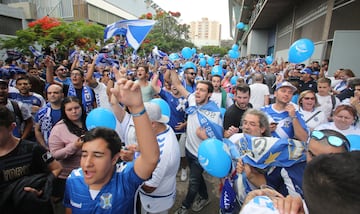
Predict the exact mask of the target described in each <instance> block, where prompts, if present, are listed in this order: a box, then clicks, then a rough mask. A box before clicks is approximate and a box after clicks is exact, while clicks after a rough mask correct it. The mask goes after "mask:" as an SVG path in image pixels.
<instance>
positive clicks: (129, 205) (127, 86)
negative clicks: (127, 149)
mask: <svg viewBox="0 0 360 214" xmlns="http://www.w3.org/2000/svg"><path fill="white" fill-rule="evenodd" d="M111 92H112V94H113V95H114V96H115V97H116V98H117V99H118V101H119V102H121V103H123V104H124V105H126V106H127V107H128V108H129V110H130V112H131V114H132V116H133V121H134V125H135V132H136V137H137V142H138V148H139V150H140V152H141V155H140V156H139V157H138V158H137V159H136V160H135V161H134V162H129V163H127V164H123V165H122V164H117V161H118V159H119V157H120V149H121V141H120V138H119V136H118V135H117V133H116V132H115V131H114V130H111V129H107V128H94V129H92V130H90V131H89V132H87V133H86V135H85V137H84V143H83V145H82V156H81V161H80V166H81V168H79V169H75V170H73V172H72V173H71V175H70V176H69V177H68V179H67V181H66V189H65V196H64V204H65V206H66V207H67V208H66V213H67V214H69V213H133V212H134V198H135V193H136V190H137V189H138V187H139V186H140V185H141V184H142V183H143V182H144V181H145V180H147V179H149V178H150V176H151V174H152V172H153V171H154V169H155V167H156V165H157V163H158V161H159V146H158V143H157V140H156V137H155V134H154V132H153V130H152V127H151V123H150V120H149V117H148V115H147V113H146V110H145V107H144V104H143V102H142V98H141V91H140V86H139V85H138V84H136V83H134V82H133V81H131V80H126V79H121V80H119V81H118V83H117V84H116V86H115V88H113V89H111ZM139 127H140V128H139ZM139 129H141V131H140V130H139Z"/></svg>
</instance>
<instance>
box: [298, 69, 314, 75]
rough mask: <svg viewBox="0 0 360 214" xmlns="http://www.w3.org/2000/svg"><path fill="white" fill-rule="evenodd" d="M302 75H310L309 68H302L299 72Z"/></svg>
mask: <svg viewBox="0 0 360 214" xmlns="http://www.w3.org/2000/svg"><path fill="white" fill-rule="evenodd" d="M300 73H302V74H312V70H311V68H304V69H302V70H301V71H300Z"/></svg>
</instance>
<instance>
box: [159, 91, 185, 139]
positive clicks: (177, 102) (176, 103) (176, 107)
mask: <svg viewBox="0 0 360 214" xmlns="http://www.w3.org/2000/svg"><path fill="white" fill-rule="evenodd" d="M159 95H160V97H161V98H162V99H164V100H165V101H166V102H167V103H168V104H169V107H170V112H171V117H170V121H169V123H168V124H169V125H170V127H171V128H172V129H173V130H174V132H175V133H184V132H185V128H186V126H185V127H184V128H183V129H181V130H175V126H177V125H178V123H180V122H182V123H183V122H185V109H186V108H187V107H188V102H187V100H186V98H184V97H180V98H176V97H174V96H173V95H172V94H171V93H170V92H168V91H165V90H163V89H160V93H159Z"/></svg>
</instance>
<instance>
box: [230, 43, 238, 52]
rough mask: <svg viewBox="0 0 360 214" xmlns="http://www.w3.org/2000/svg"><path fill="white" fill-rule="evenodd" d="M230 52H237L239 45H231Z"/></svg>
mask: <svg viewBox="0 0 360 214" xmlns="http://www.w3.org/2000/svg"><path fill="white" fill-rule="evenodd" d="M231 50H234V51H237V50H239V45H237V44H233V45H232V47H231Z"/></svg>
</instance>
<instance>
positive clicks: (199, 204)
mask: <svg viewBox="0 0 360 214" xmlns="http://www.w3.org/2000/svg"><path fill="white" fill-rule="evenodd" d="M209 203H210V199H203V198H201V197H198V198H197V200H196V201H195V202H194V204H193V205H192V208H191V209H192V210H193V211H194V212H199V211H200V210H202V209H203V208H204V207H206V205H208V204H209Z"/></svg>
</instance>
